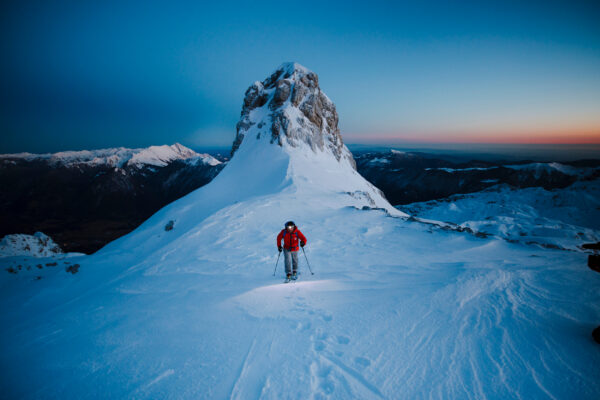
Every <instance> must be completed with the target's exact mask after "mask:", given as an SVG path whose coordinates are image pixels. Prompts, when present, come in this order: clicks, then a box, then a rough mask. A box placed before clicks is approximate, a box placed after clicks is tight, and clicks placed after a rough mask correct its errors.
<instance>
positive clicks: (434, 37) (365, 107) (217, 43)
mask: <svg viewBox="0 0 600 400" xmlns="http://www.w3.org/2000/svg"><path fill="white" fill-rule="evenodd" d="M95 3H97V4H93V3H92V2H82V1H69V2H66V1H62V2H61V1H57V2H43V1H40V2H28V1H23V2H15V3H14V4H10V3H7V2H3V5H2V12H1V13H0V30H1V33H2V35H1V38H0V51H1V52H2V59H3V62H2V63H0V89H1V92H0V106H1V108H0V131H1V139H0V152H2V153H4V152H17V151H32V152H45V151H57V150H66V149H83V148H100V147H114V146H128V147H138V146H147V145H151V144H164V143H174V142H180V143H183V144H185V145H188V146H191V147H201V146H209V145H229V144H231V142H232V140H233V137H234V134H235V124H236V122H237V120H238V118H239V114H240V110H241V105H242V100H243V94H244V92H245V90H246V88H247V87H248V86H249V85H250V84H251V83H252V82H253V81H255V80H262V79H264V78H265V77H266V76H267V75H269V73H270V72H271V71H272V70H273V69H275V68H276V67H277V66H278V65H279V64H281V63H282V62H284V61H297V62H299V63H301V64H303V65H305V66H306V67H308V68H310V69H312V70H313V71H315V72H316V73H317V74H318V75H319V77H320V84H321V88H322V89H323V90H324V91H325V92H326V93H327V94H328V96H329V97H330V98H331V99H332V100H333V101H334V102H335V103H336V105H337V108H338V112H339V114H340V128H341V130H342V135H343V137H344V138H345V140H346V142H348V143H367V142H373V143H381V142H400V143H401V142H430V143H433V142H483V143H485V142H517V143H519V142H525V143H527V142H530V143H540V142H554V143H560V142H590V141H591V142H596V143H597V142H600V24H598V22H597V21H599V20H600V6H599V5H598V4H599V3H598V2H552V1H545V2H506V1H504V2H498V3H493V2H446V1H438V2H408V3H404V2H378V1H370V2H350V1H345V2H326V3H325V2H309V1H302V2H281V1H279V2H225V1H224V2H219V3H218V4H213V2H197V1H189V2H174V1H171V2H163V3H159V2H127V1H119V2H109V1H106V2H95ZM524 3H526V4H524Z"/></svg>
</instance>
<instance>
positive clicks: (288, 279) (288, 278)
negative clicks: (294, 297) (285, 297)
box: [285, 274, 292, 283]
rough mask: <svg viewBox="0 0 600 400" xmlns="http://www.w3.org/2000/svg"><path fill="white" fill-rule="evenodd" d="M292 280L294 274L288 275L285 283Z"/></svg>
mask: <svg viewBox="0 0 600 400" xmlns="http://www.w3.org/2000/svg"><path fill="white" fill-rule="evenodd" d="M291 279H292V274H287V275H286V277H285V283H288V282H289V281H290V280H291Z"/></svg>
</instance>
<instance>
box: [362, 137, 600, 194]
mask: <svg viewBox="0 0 600 400" xmlns="http://www.w3.org/2000/svg"><path fill="white" fill-rule="evenodd" d="M354 158H355V160H356V166H357V169H358V172H359V173H360V174H361V175H362V176H364V177H365V178H367V179H368V180H369V181H370V182H371V183H373V184H374V185H375V186H377V187H378V188H379V189H381V190H382V191H383V192H384V193H385V195H386V197H387V199H388V200H389V201H390V203H392V204H394V205H400V204H410V203H414V202H421V201H428V200H435V199H442V198H445V197H448V196H451V195H454V194H459V193H460V194H465V193H473V192H478V191H481V190H484V189H486V188H488V187H491V186H494V185H498V184H507V185H510V186H512V187H516V188H527V187H542V188H544V189H548V190H549V189H557V188H565V187H567V186H569V185H571V184H573V183H575V182H577V181H585V180H594V179H596V178H598V177H600V160H580V161H574V162H569V163H557V162H532V161H521V162H514V161H513V162H503V161H478V160H470V161H460V162H452V161H449V160H447V159H444V158H441V157H439V156H437V155H432V154H427V153H420V152H402V151H397V150H393V149H392V150H387V151H360V152H357V151H355V152H354Z"/></svg>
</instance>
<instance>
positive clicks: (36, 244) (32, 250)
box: [0, 232, 63, 258]
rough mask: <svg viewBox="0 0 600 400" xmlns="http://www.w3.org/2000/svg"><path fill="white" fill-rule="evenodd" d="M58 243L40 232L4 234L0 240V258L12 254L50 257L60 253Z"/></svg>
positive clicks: (11, 255) (12, 255)
mask: <svg viewBox="0 0 600 400" xmlns="http://www.w3.org/2000/svg"><path fill="white" fill-rule="evenodd" d="M62 253H63V251H62V249H61V248H60V246H59V245H57V244H56V243H54V241H53V240H52V239H51V238H50V237H49V236H48V235H45V234H43V233H42V232H36V233H34V234H33V235H25V234H13V235H6V236H4V237H3V238H2V240H0V258H1V257H14V256H30V257H50V256H56V255H59V254H62Z"/></svg>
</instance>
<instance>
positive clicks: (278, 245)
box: [277, 231, 283, 251]
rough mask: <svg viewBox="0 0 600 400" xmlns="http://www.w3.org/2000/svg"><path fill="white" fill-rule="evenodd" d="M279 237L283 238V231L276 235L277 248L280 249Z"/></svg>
mask: <svg viewBox="0 0 600 400" xmlns="http://www.w3.org/2000/svg"><path fill="white" fill-rule="evenodd" d="M281 239H283V231H281V232H279V235H277V250H279V251H281Z"/></svg>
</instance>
